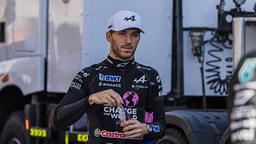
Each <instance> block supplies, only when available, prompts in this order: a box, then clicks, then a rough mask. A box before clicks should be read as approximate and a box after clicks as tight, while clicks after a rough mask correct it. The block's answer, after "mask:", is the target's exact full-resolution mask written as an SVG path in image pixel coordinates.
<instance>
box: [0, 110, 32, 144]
mask: <svg viewBox="0 0 256 144" xmlns="http://www.w3.org/2000/svg"><path fill="white" fill-rule="evenodd" d="M24 122H25V118H24V114H23V112H15V113H13V114H11V115H10V117H9V118H8V120H7V121H6V123H5V126H4V128H3V132H2V134H1V139H0V144H30V141H29V136H28V133H27V131H26V129H25V125H24V124H25V123H24Z"/></svg>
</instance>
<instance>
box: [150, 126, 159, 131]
mask: <svg viewBox="0 0 256 144" xmlns="http://www.w3.org/2000/svg"><path fill="white" fill-rule="evenodd" d="M150 126H151V127H152V131H153V132H156V133H157V132H160V126H159V125H155V124H151V125H150Z"/></svg>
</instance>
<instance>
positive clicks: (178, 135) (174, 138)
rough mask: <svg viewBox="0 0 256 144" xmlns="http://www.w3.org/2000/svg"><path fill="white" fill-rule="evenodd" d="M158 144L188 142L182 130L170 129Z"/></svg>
mask: <svg viewBox="0 0 256 144" xmlns="http://www.w3.org/2000/svg"><path fill="white" fill-rule="evenodd" d="M156 144H188V141H187V139H186V137H185V136H184V134H183V133H182V132H181V131H180V130H178V129H174V128H169V129H167V130H166V132H165V135H164V137H162V138H161V139H159V140H158V141H157V142H156Z"/></svg>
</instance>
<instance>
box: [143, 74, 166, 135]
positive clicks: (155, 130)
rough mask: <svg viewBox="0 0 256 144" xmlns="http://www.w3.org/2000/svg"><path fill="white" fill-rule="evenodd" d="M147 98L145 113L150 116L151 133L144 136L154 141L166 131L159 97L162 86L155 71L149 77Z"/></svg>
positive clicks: (162, 103)
mask: <svg viewBox="0 0 256 144" xmlns="http://www.w3.org/2000/svg"><path fill="white" fill-rule="evenodd" d="M151 77H152V78H151V81H150V87H149V97H148V98H147V104H146V105H147V108H146V110H147V113H150V114H151V116H152V121H151V122H148V123H149V125H150V126H151V128H152V132H150V133H149V134H148V135H146V138H147V139H156V138H160V137H162V136H163V135H164V133H165V129H166V121H165V114H164V100H163V96H161V92H162V84H161V79H160V76H159V74H158V72H157V71H154V73H153V76H151Z"/></svg>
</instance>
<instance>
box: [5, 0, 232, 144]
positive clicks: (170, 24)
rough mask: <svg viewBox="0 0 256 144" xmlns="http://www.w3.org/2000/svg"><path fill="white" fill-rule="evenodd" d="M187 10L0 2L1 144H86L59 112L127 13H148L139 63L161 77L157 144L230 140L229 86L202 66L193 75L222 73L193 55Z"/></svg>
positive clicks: (136, 2) (142, 3)
mask: <svg viewBox="0 0 256 144" xmlns="http://www.w3.org/2000/svg"><path fill="white" fill-rule="evenodd" d="M180 6H181V1H179V0H129V1H124V0H107V1H102V0H0V134H1V137H0V143H1V144H7V143H8V144H30V143H33V144H34V143H37V144H43V143H52V144H62V143H65V144H68V143H86V142H87V140H88V137H87V133H86V131H76V130H75V129H74V126H71V127H70V128H69V129H65V130H57V129H54V127H53V126H52V119H53V111H54V108H55V105H56V104H57V103H58V102H59V100H60V99H61V98H62V97H63V95H64V94H65V92H66V91H67V88H68V86H69V84H70V82H71V80H72V78H73V76H74V75H75V74H76V73H77V72H78V71H79V70H80V69H82V68H84V67H86V66H89V65H91V64H94V63H97V62H100V61H101V60H103V59H104V58H106V56H107V53H108V43H107V41H106V40H105V32H106V24H107V20H108V18H109V17H110V16H111V15H112V14H113V13H114V12H116V11H117V10H122V9H129V10H132V11H135V12H137V13H139V14H140V15H141V16H142V19H143V27H144V29H145V34H142V38H141V43H140V44H139V46H138V49H137V53H136V60H137V61H139V62H141V63H144V64H147V65H150V66H152V67H154V68H156V69H157V70H158V72H159V73H160V76H161V78H162V83H163V96H165V100H166V120H167V127H168V128H167V130H166V135H165V136H164V137H163V138H161V139H159V140H158V141H157V142H155V143H157V144H176V143H178V144H205V143H207V144H216V143H219V142H221V143H223V144H224V143H228V142H229V134H228V131H226V132H227V134H226V135H224V138H223V137H222V135H223V133H224V131H225V130H226V129H227V127H228V116H227V112H226V110H225V108H226V106H225V102H226V95H227V89H225V88H226V81H225V82H224V81H221V82H222V83H221V85H220V86H221V87H224V88H219V89H218V87H217V88H216V86H218V85H217V83H215V82H216V81H213V79H207V80H208V81H207V82H204V81H203V83H204V84H203V83H202V82H201V78H202V80H204V78H212V77H213V76H215V75H208V76H207V75H203V76H202V77H201V75H200V68H199V67H197V68H194V70H193V71H188V69H187V68H188V67H190V66H192V65H197V66H198V65H199V66H200V64H202V65H207V64H208V66H209V67H205V68H204V69H201V70H203V71H205V72H206V73H207V72H209V73H210V74H212V73H213V72H215V73H216V71H215V70H212V69H211V66H213V62H212V61H211V59H208V60H209V61H208V63H207V59H206V60H205V61H202V59H201V58H202V53H200V52H199V53H191V48H190V47H191V44H190V40H188V39H189V33H188V32H185V33H183V27H182V20H181V17H182V15H181V13H180V12H181V11H182V10H181V7H180ZM184 30H185V31H187V30H188V31H189V32H198V31H197V30H199V29H198V28H191V27H190V28H187V29H184ZM194 30H195V31H194ZM200 30H202V29H200ZM207 30H211V29H207ZM183 34H184V35H185V36H186V37H185V36H184V37H183ZM194 34H196V33H194ZM183 38H184V39H185V41H186V43H184V44H183V41H182V39H183ZM209 47H213V46H209ZM194 52H195V51H194ZM208 54H209V55H208V57H209V56H213V53H212V52H211V51H210V52H209V53H208ZM200 56H201V57H200ZM199 57H200V58H199ZM197 58H199V59H198V60H199V64H198V61H197ZM203 58H204V57H203ZM226 60H227V61H229V62H230V59H228V58H227V59H226ZM192 61H194V62H193V63H192V64H191V62H192ZM202 65H201V66H202ZM192 69H193V68H192ZM195 69H197V70H195ZM215 73H213V74H215ZM228 76H229V75H228ZM228 76H227V77H228ZM198 77H199V79H198V80H195V79H196V78H198ZM194 80H195V81H194ZM197 89H199V90H197ZM201 90H202V93H201V92H200V91H201ZM211 90H212V91H213V92H212V93H211V92H208V91H211ZM198 91H199V92H198ZM198 93H199V94H198ZM213 93H214V94H213ZM179 105H183V106H185V107H182V108H178V107H177V106H179ZM216 107H217V110H216V109H214V108H216ZM195 108H196V109H195ZM84 125H86V124H84Z"/></svg>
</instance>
